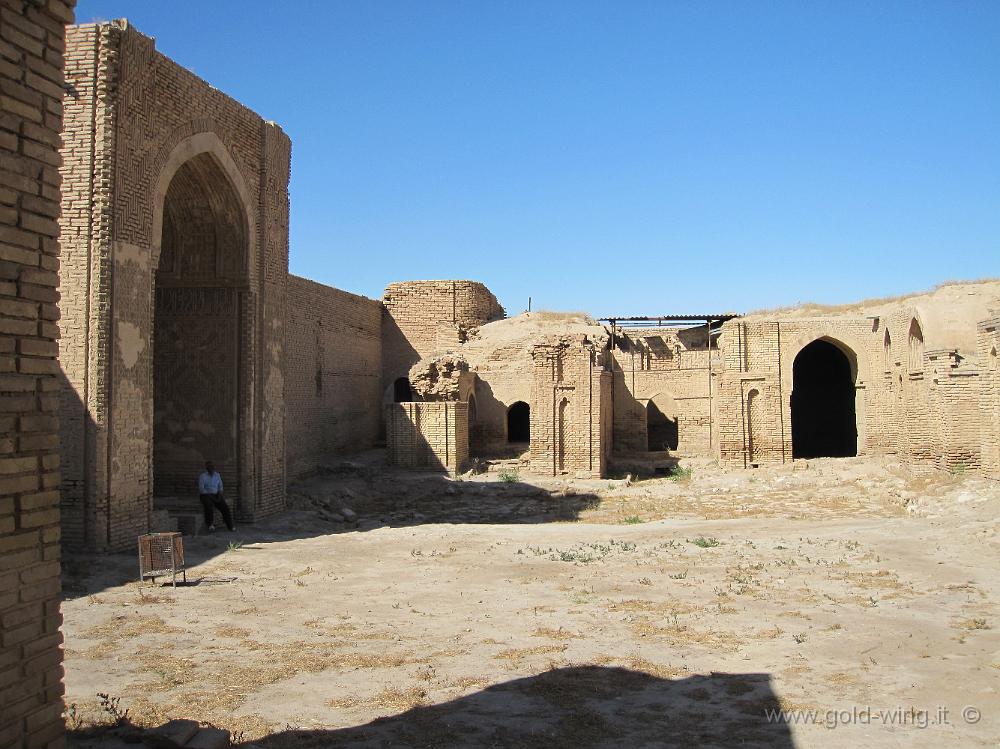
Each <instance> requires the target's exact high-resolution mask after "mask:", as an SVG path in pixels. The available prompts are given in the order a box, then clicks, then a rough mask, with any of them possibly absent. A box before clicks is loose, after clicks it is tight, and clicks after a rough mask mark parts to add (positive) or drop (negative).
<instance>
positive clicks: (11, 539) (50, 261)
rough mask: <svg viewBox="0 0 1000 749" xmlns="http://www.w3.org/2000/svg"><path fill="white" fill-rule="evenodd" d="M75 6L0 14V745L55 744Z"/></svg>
mask: <svg viewBox="0 0 1000 749" xmlns="http://www.w3.org/2000/svg"><path fill="white" fill-rule="evenodd" d="M73 5H74V3H73V2H72V0H65V1H62V0H49V2H13V3H10V2H9V3H5V4H4V5H3V7H2V8H0V104H2V112H0V412H2V414H0V623H2V635H0V746H4V747H24V748H27V747H32V748H33V747H59V746H62V745H63V738H62V734H63V722H62V718H61V716H60V713H61V711H62V694H63V687H62V650H61V648H60V645H61V643H62V636H61V635H60V632H59V625H60V614H59V591H60V588H59V533H60V529H59V449H58V444H59V435H58V419H57V411H58V403H59V400H58V392H59V387H60V383H59V377H58V372H59V368H58V363H57V361H56V354H57V349H58V347H57V343H56V339H57V338H58V335H59V332H58V328H57V325H56V322H55V321H56V319H57V318H58V298H59V297H58V294H57V292H56V284H57V271H58V268H59V241H58V236H59V228H58V225H57V223H56V220H57V218H58V216H59V196H60V176H59V172H58V165H59V153H58V147H59V132H60V127H61V116H62V104H61V101H60V99H61V96H62V85H63V73H62V61H63V52H64V33H65V24H67V23H72V20H73Z"/></svg>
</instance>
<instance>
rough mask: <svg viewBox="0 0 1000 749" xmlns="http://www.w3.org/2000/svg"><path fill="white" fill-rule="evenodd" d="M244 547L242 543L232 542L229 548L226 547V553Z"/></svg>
mask: <svg viewBox="0 0 1000 749" xmlns="http://www.w3.org/2000/svg"><path fill="white" fill-rule="evenodd" d="M242 546H243V542H242V541H230V542H229V546H227V547H226V551H237V550H239V549H240V547H242Z"/></svg>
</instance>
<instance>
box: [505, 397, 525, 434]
mask: <svg viewBox="0 0 1000 749" xmlns="http://www.w3.org/2000/svg"><path fill="white" fill-rule="evenodd" d="M507 441H508V442H530V441H531V409H530V408H529V407H528V404H527V403H525V402H524V401H518V402H517V403H515V404H513V405H512V406H511V407H510V408H508V409H507Z"/></svg>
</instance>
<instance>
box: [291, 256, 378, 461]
mask: <svg viewBox="0 0 1000 749" xmlns="http://www.w3.org/2000/svg"><path fill="white" fill-rule="evenodd" d="M381 325H382V305H381V304H380V303H379V302H377V301H374V300H372V299H366V298H365V297H362V296H355V295H354V294H348V293H347V292H345V291H339V290H337V289H331V288H330V287H329V286H323V285H322V284H318V283H315V282H313V281H307V280H306V279H304V278H298V277H297V276H289V277H288V337H287V339H286V341H285V362H284V365H285V401H286V402H285V413H286V422H285V436H286V440H287V455H286V463H287V466H288V476H289V478H296V477H299V476H302V475H304V474H307V473H309V472H311V471H313V470H314V469H315V468H316V467H317V466H318V465H320V464H321V463H323V462H324V461H326V460H328V459H329V458H330V457H331V456H333V455H336V454H338V453H347V452H353V451H356V450H362V449H365V448H368V447H371V446H372V445H373V444H374V442H375V439H376V437H377V435H378V429H379V416H380V410H381V406H380V403H381V396H382V387H381V384H380V382H381V375H380V373H381V366H380V365H381V355H382V331H381Z"/></svg>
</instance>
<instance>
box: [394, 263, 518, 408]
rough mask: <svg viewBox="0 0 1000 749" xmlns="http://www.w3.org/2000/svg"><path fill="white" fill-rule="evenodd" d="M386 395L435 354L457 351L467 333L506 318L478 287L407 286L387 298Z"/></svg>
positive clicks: (420, 283) (451, 284) (472, 283)
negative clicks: (398, 379) (424, 360)
mask: <svg viewBox="0 0 1000 749" xmlns="http://www.w3.org/2000/svg"><path fill="white" fill-rule="evenodd" d="M382 303H383V304H384V305H385V315H384V317H383V322H382V389H383V392H385V391H387V390H388V389H389V388H391V387H392V384H393V383H394V382H395V381H396V379H397V378H400V377H406V376H407V374H408V373H409V371H410V367H412V366H413V365H414V364H416V363H417V362H418V361H419V360H420V359H421V358H423V357H424V356H427V355H429V354H433V353H436V352H444V351H449V350H453V349H454V348H456V347H457V346H458V345H459V344H460V343H461V342H462V341H463V340H465V335H466V332H467V331H468V330H470V329H472V328H476V327H478V326H480V325H483V324H485V323H487V322H490V321H491V320H499V319H500V318H502V317H503V316H504V311H503V307H501V306H500V303H499V302H498V301H497V299H496V297H495V296H493V294H492V293H491V292H490V290H489V289H487V288H486V287H485V286H484V285H483V284H481V283H479V282H477V281H406V282H402V283H393V284H390V285H389V286H387V287H386V289H385V293H384V294H383V297H382Z"/></svg>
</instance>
